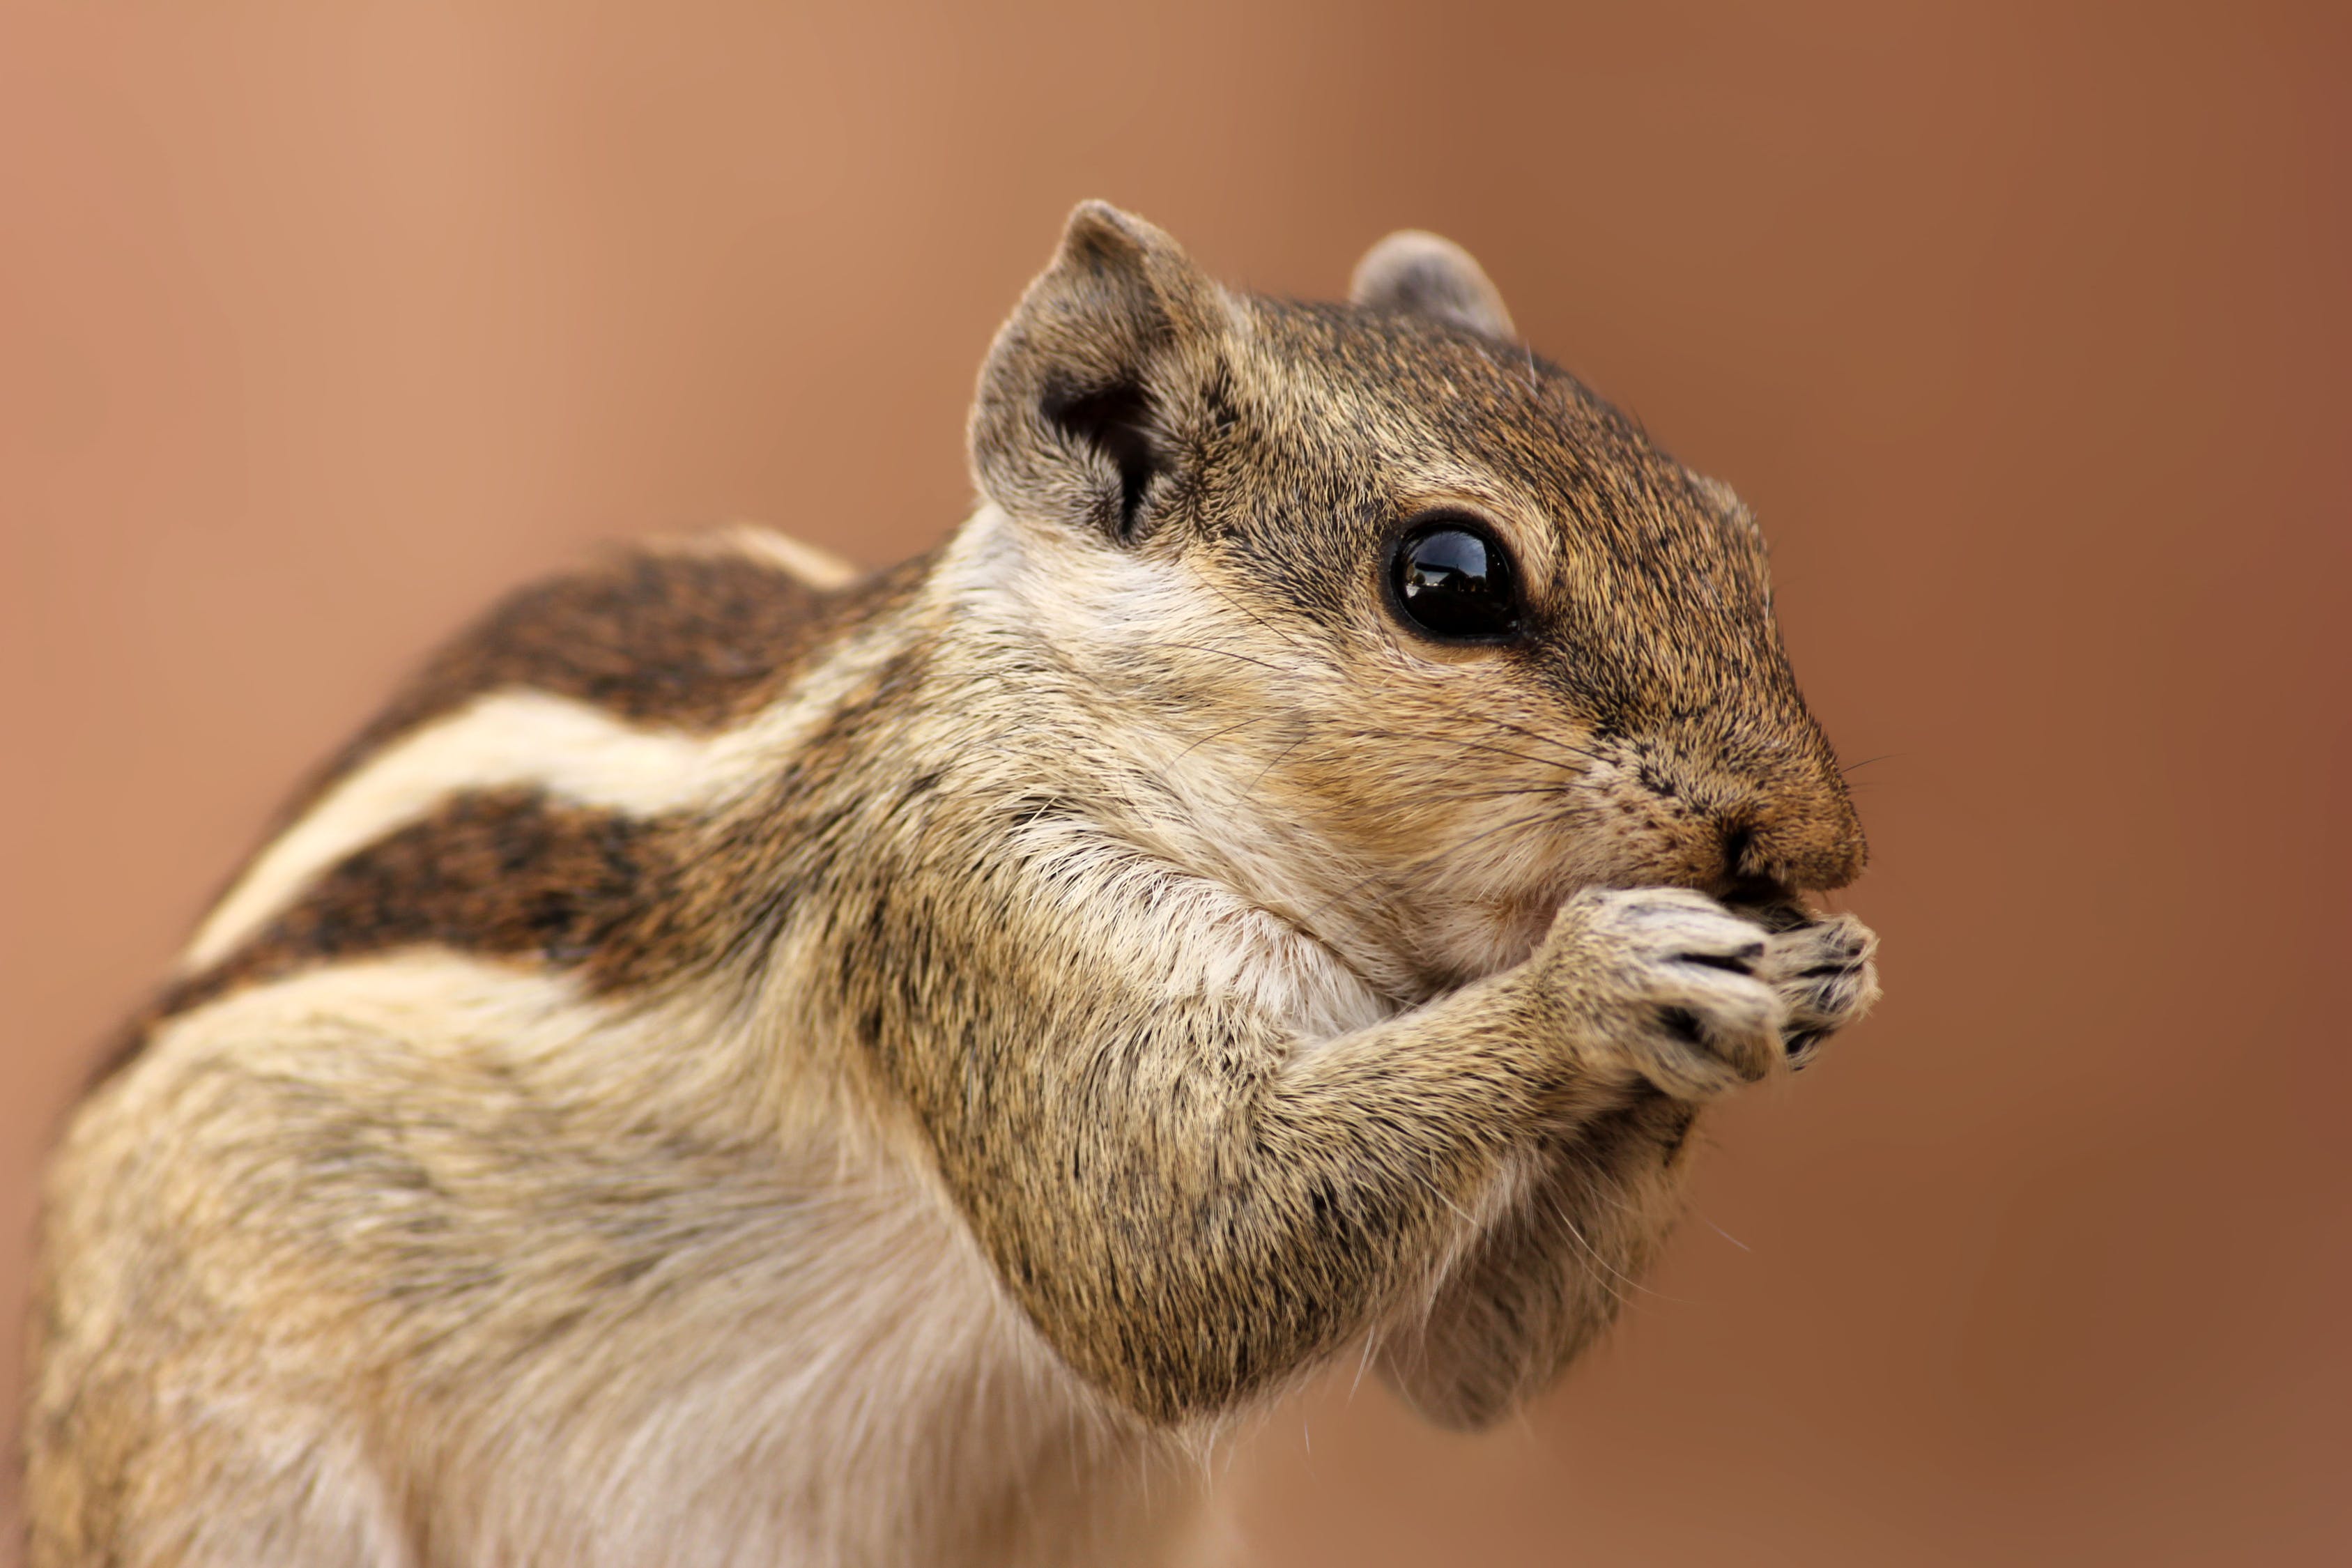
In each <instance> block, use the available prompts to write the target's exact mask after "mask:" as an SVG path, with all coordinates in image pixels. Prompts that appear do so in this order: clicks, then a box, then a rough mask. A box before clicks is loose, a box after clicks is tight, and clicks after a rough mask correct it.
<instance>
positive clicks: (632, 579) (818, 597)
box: [337, 554, 856, 771]
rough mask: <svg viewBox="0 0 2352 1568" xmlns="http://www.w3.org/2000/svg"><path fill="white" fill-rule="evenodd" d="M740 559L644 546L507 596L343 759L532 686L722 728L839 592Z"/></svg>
mask: <svg viewBox="0 0 2352 1568" xmlns="http://www.w3.org/2000/svg"><path fill="white" fill-rule="evenodd" d="M855 595H856V590H854V589H852V590H845V592H844V593H843V594H842V595H826V594H822V593H819V592H818V591H817V590H815V589H814V588H811V587H810V586H808V585H807V584H804V583H803V582H801V581H800V580H799V579H798V578H795V577H793V576H791V575H790V574H787V573H785V572H784V571H783V570H782V568H781V567H778V566H776V565H774V564H772V563H768V562H763V561H760V560H757V559H753V558H751V557H747V556H743V555H737V554H707V555H706V554H689V555H665V554H635V555H629V556H625V557H623V558H621V559H619V560H616V561H614V562H610V563H605V564H603V565H600V566H595V567H592V568H590V569H588V570H585V571H582V572H577V573H573V574H569V575H566V576H562V577H555V578H551V579H550V580H548V581H546V582H543V583H535V584H531V585H530V586H529V587H526V588H522V589H520V590H518V591H517V592H515V593H514V594H512V595H509V596H508V597H507V598H506V599H505V600H504V601H503V602H502V603H500V604H499V605H497V607H495V608H494V609H492V610H491V611H490V613H489V614H488V616H484V617H483V618H482V619H481V620H480V621H478V623H476V624H475V625H474V626H471V627H469V628H467V630H466V631H465V632H463V633H461V634H459V636H458V637H457V638H456V639H455V640H454V641H452V642H451V643H450V644H449V645H448V646H447V647H444V648H443V649H442V650H441V651H440V652H439V653H438V654H436V656H435V657H434V658H433V659H432V660H431V661H430V662H429V663H427V664H426V665H425V668H424V669H423V670H421V671H419V672H418V674H417V676H416V678H415V679H414V680H412V681H411V682H410V683H409V684H408V686H407V687H406V688H405V689H404V690H403V691H402V692H401V693H400V694H399V696H398V697H396V698H395V699H394V700H393V702H392V705H391V706H390V707H388V708H387V709H385V710H384V711H383V713H381V714H379V715H378V716H377V717H376V720H375V721H374V722H373V723H372V724H370V725H369V726H368V727H367V728H366V729H365V730H364V731H361V733H360V735H359V736H358V737H357V738H356V739H355V740H354V741H353V742H352V743H351V745H350V746H348V747H346V748H345V751H344V755H343V756H342V757H341V758H339V759H338V763H339V764H340V766H339V768H338V770H337V771H341V767H347V766H348V765H349V764H350V763H352V762H354V761H356V760H357V759H358V758H359V757H361V756H363V755H365V754H366V753H367V752H371V751H373V750H374V749H375V748H376V747H377V746H379V745H381V744H383V742H385V741H386V740H388V739H390V738H391V737H393V736H394V735H397V734H399V733H400V732H402V731H405V730H408V729H412V728H414V727H415V725H417V724H419V723H421V722H423V721H425V720H427V719H431V718H434V717H436V716H438V715H440V714H443V713H446V712H449V711H451V710H455V709H457V708H460V707H463V706H464V705H465V704H466V703H467V701H469V700H472V699H474V698H476V697H479V696H481V695H483V694H484V693H486V692H490V691H497V690H500V689H506V688H510V687H529V688H531V689H534V690H539V691H550V692H553V693H555V694H556V695H557V696H560V697H572V698H577V699H578V700H581V701H583V702H592V703H594V704H595V705H596V706H598V707H600V708H604V709H606V710H610V711H611V712H613V713H614V714H615V715H617V716H619V717H621V718H624V719H628V720H633V721H636V722H639V723H646V724H664V725H669V726H673V727H676V728H679V729H687V730H712V729H719V728H723V727H725V726H726V725H728V724H729V723H731V722H733V721H736V720H737V719H740V718H741V717H742V716H744V715H745V714H747V713H749V712H751V710H754V709H756V708H758V707H759V706H760V705H761V703H762V702H764V701H766V700H768V699H769V697H770V696H771V695H772V693H773V692H774V691H775V690H776V689H779V688H780V687H781V686H782V684H783V683H784V682H786V681H788V680H789V679H791V676H792V673H793V669H794V668H795V667H796V666H797V665H798V663H799V662H800V658H801V656H802V655H803V654H804V653H806V652H807V651H808V650H809V649H810V648H811V647H814V644H815V642H816V640H817V639H818V637H819V636H820V635H821V633H822V632H823V630H824V626H825V623H826V622H828V621H829V620H830V619H831V617H830V616H827V615H826V613H825V612H826V610H827V608H828V607H829V606H830V605H831V604H832V603H833V601H834V600H835V599H845V598H850V597H854V596H855Z"/></svg>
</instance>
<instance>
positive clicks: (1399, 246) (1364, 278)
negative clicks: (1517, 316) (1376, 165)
mask: <svg viewBox="0 0 2352 1568" xmlns="http://www.w3.org/2000/svg"><path fill="white" fill-rule="evenodd" d="M1348 299H1349V301H1350V302H1351V303H1353V304H1358V305H1362V306H1366V307H1368V308H1370V309H1371V310H1402V311H1404V312H1406V313H1408V314H1411V315H1416V316H1429V317H1433V318H1434V319H1435V320H1437V321H1445V322H1449V323H1451V324H1452V325H1454V326H1457V327H1465V328H1467V329H1468V330H1470V331H1474V332H1484V333H1485V334H1486V336H1488V337H1490V338H1502V339H1505V340H1514V339H1517V336H1518V335H1519V334H1518V329H1517V328H1516V327H1514V326H1512V325H1511V312H1510V311H1509V310H1506V309H1505V308H1504V305H1503V295H1502V291H1501V290H1500V289H1496V287H1495V284H1494V280H1493V279H1489V278H1488V277H1487V276H1486V268H1482V267H1480V266H1479V265H1478V263H1477V261H1476V260H1475V259H1474V258H1472V256H1471V255H1470V253H1469V252H1468V251H1466V250H1465V249H1463V248H1462V247H1460V246H1458V245H1456V244H1454V242H1453V241H1452V240H1450V239H1447V238H1446V237H1444V236H1443V235H1435V234H1430V233H1427V232H1425V231H1424V230H1422V229H1417V228H1401V229H1399V230H1397V232H1396V233H1394V234H1392V235H1391V236H1389V237H1387V238H1386V239H1383V240H1381V242H1380V243H1379V244H1378V245H1375V246H1373V247H1371V249H1370V250H1368V251H1366V252H1364V258H1363V259H1362V260H1361V261H1359V262H1358V263H1356V275H1355V277H1354V279H1351V280H1350V281H1349V285H1348Z"/></svg>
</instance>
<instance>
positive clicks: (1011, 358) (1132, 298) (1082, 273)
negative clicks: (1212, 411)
mask: <svg viewBox="0 0 2352 1568" xmlns="http://www.w3.org/2000/svg"><path fill="white" fill-rule="evenodd" d="M1225 310H1226V308H1225V303H1224V298H1223V292H1222V290H1220V289H1218V287H1217V285H1216V284H1215V283H1213V282H1212V281H1211V280H1210V279H1208V278H1207V276H1206V275H1204V274H1203V273H1202V271H1201V270H1200V268H1197V267H1195V266H1194V265H1193V264H1192V258H1190V257H1188V256H1186V255H1185V254H1184V252H1183V249H1182V247H1180V246H1178V245H1177V243H1176V242H1175V241H1174V240H1172V239H1171V238H1170V237H1168V236H1167V235H1165V234H1163V233H1161V232H1160V230H1159V229H1157V228H1154V227H1153V226H1151V225H1150V224H1148V223H1145V222H1144V221H1143V220H1142V219H1141V218H1139V217H1135V216H1131V215H1129V214H1127V213H1123V212H1121V211H1119V210H1118V208H1117V207H1114V206H1111V205H1108V204H1106V203H1103V202H1085V203H1081V204H1080V205H1079V206H1078V207H1077V209H1076V211H1075V212H1073V213H1071V214H1070V221H1069V224H1068V226H1066V228H1064V230H1063V231H1062V244H1061V248H1060V249H1059V250H1058V251H1056V252H1055V256H1054V259H1053V262H1052V264H1051V265H1050V266H1048V267H1047V268H1045V271H1044V272H1043V273H1041V274H1039V275H1038V277H1037V279H1036V281H1034V282H1033V283H1031V284H1030V285H1029V289H1028V292H1027V293H1025V294H1024V295H1023V296H1022V297H1021V303H1020V304H1019V305H1017V306H1016V307H1014V309H1013V315H1012V317H1011V318H1010V319H1009V320H1008V321H1006V322H1005V323H1004V325H1003V328H1002V329H1001V330H1000V331H998V332H997V334H996V341H995V342H994V343H993V344H992V345H991V346H990V348H989V351H988V360H987V363H985V364H984V365H983V366H982V369H981V373H980V391H979V395H978V396H977V397H976V398H975V399H974V400H973V403H972V410H971V463H972V471H973V475H974V477H975V479H977V481H978V483H979V485H980V489H981V490H982V493H983V494H985V495H986V496H987V497H988V498H989V499H990V500H993V501H995V502H996V503H997V504H998V505H999V506H1002V507H1003V508H1004V509H1005V510H1008V511H1011V512H1013V513H1016V514H1027V515H1045V516H1053V517H1059V518H1063V519H1066V520H1067V521H1074V522H1080V523H1083V524H1085V525H1087V526H1090V527H1093V528H1096V529H1098V530H1099V531H1102V532H1103V533H1105V534H1106V535H1108V537H1110V538H1112V539H1115V540H1118V541H1120V542H1127V541H1130V540H1133V539H1135V538H1136V537H1138V535H1139V533H1140V532H1141V531H1143V528H1144V525H1145V523H1146V522H1147V521H1148V518H1149V513H1150V503H1151V500H1152V497H1153V494H1154V491H1155V489H1156V488H1157V487H1158V485H1159V481H1160V480H1161V479H1163V478H1164V477H1165V476H1166V475H1168V474H1169V473H1171V471H1172V470H1173V468H1174V466H1175V463H1176V461H1177V458H1178V454H1179V453H1180V452H1181V448H1182V446H1183V443H1182V441H1181V434H1182V432H1183V431H1184V430H1185V429H1187V428H1188V427H1189V426H1190V425H1191V423H1192V420H1193V419H1194V418H1195V417H1196V416H1198V415H1199V413H1200V405H1201V403H1202V390H1203V389H1204V388H1205V387H1206V386H1207V385H1208V384H1210V383H1211V381H1212V380H1213V375H1214V370H1215V366H1216V364H1217V363H1218V357H1219V354H1218V345H1219V343H1220V342H1221V340H1222V335H1223V322H1224V321H1225Z"/></svg>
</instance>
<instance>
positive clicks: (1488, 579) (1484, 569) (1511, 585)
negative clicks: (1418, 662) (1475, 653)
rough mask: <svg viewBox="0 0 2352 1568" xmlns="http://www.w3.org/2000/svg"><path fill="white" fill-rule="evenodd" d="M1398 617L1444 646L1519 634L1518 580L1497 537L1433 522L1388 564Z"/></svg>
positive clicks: (1465, 525) (1454, 520) (1457, 521)
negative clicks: (1444, 644) (1435, 638)
mask: <svg viewBox="0 0 2352 1568" xmlns="http://www.w3.org/2000/svg"><path fill="white" fill-rule="evenodd" d="M1389 588H1390V592H1391V594H1392V595H1393V596H1394V601H1395V605H1396V609H1397V613H1398V614H1399V615H1401V616H1403V617H1404V619H1405V620H1406V621H1407V622H1409V623H1411V624H1412V626H1413V627H1414V628H1415V629H1416V630H1418V631H1420V632H1422V633H1423V634H1424V635H1426V636H1429V637H1437V638H1439V639H1441V640H1443V641H1446V642H1492V641H1497V640H1499V639H1501V638H1504V637H1509V636H1511V635H1512V634H1513V633H1515V632H1517V630H1518V629H1519V584H1518V576H1517V573H1516V572H1514V571H1513V570H1512V567H1511V557H1510V555H1509V553H1508V552H1507V551H1505V550H1504V548H1503V546H1502V544H1501V542H1499V541H1497V540H1496V538H1495V536H1494V535H1493V534H1491V533H1489V532H1487V531H1486V529H1484V528H1482V527H1479V526H1478V525H1476V524H1475V523H1473V522H1471V521H1468V520H1467V519H1465V518H1458V517H1444V518H1435V519H1432V520H1431V521H1427V522H1424V523H1423V524H1422V525H1421V526H1419V527H1418V528H1414V529H1412V530H1410V531H1407V532H1406V534H1405V535H1404V537H1403V538H1402V539H1401V540H1399V541H1398V542H1397V546H1396V553H1395V555H1394V556H1392V557H1391V560H1390V562H1389Z"/></svg>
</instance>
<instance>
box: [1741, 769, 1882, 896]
mask: <svg viewBox="0 0 2352 1568" xmlns="http://www.w3.org/2000/svg"><path fill="white" fill-rule="evenodd" d="M1720 831H1721V833H1722V836H1723V868H1724V875H1725V878H1726V879H1727V880H1729V881H1733V882H1746V883H1759V882H1761V883H1771V884H1775V885H1777V886H1779V887H1781V888H1785V889H1788V890H1790V891H1791V892H1799V893H1808V892H1813V893H1818V892H1827V891H1828V890H1829V889H1832V888H1843V887H1844V886H1845V885H1846V884H1847V883H1849V882H1851V881H1853V879H1855V878H1857V877H1859V876H1861V875H1862V868H1863V867H1864V864H1865V863H1867V862H1868V860H1869V858H1870V848H1869V846H1868V844H1867V843H1865V842H1864V838H1863V837H1862V822H1861V820H1860V819H1859V818H1858V817H1856V816H1854V813H1853V805H1852V804H1851V803H1850V802H1849V801H1847V800H1846V798H1845V792H1844V790H1843V789H1841V788H1838V787H1837V786H1836V785H1835V784H1832V785H1831V786H1830V787H1829V788H1828V789H1826V790H1824V791H1822V792H1821V793H1820V794H1818V795H1815V794H1812V793H1811V792H1808V794H1807V795H1804V796H1801V797H1799V798H1797V799H1794V800H1783V801H1780V802H1777V803H1773V804H1771V805H1766V806H1765V807H1764V808H1763V809H1761V810H1758V811H1754V812H1751V813H1749V814H1748V815H1744V816H1734V817H1727V818H1726V819H1725V820H1724V822H1723V824H1722V826H1721V829H1720Z"/></svg>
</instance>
